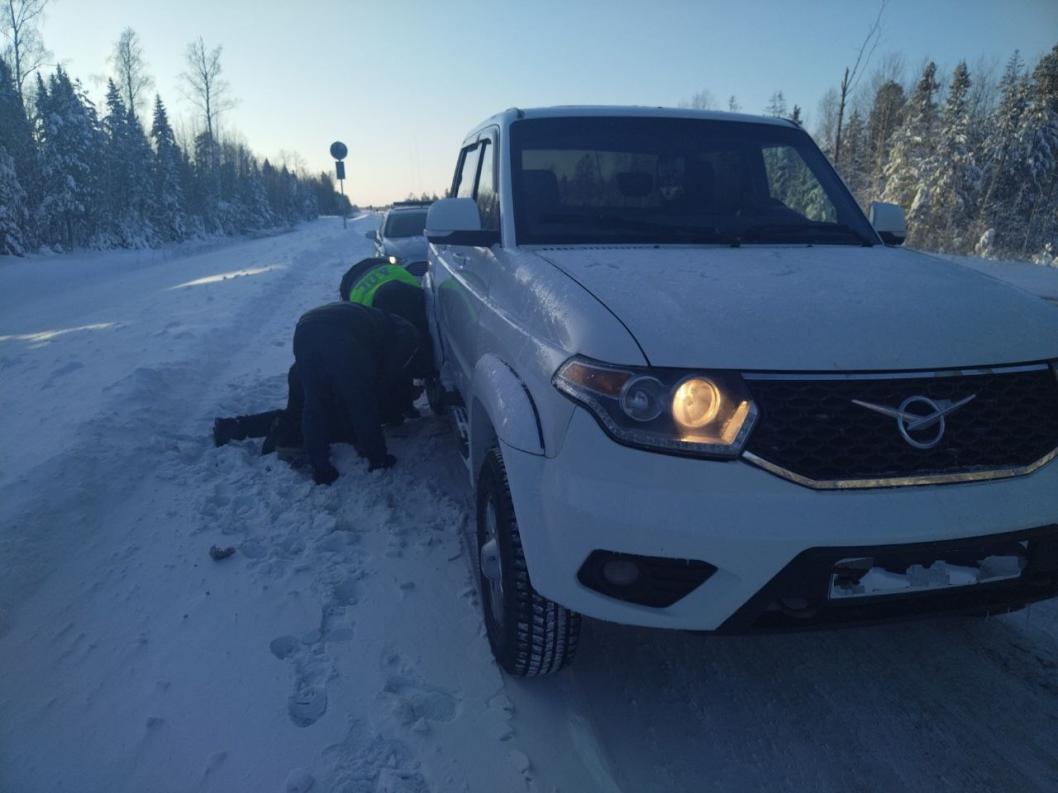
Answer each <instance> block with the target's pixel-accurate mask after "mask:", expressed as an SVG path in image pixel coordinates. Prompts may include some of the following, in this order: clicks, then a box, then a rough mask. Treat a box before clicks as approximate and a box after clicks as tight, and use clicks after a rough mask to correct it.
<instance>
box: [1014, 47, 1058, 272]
mask: <svg viewBox="0 0 1058 793" xmlns="http://www.w3.org/2000/svg"><path fill="white" fill-rule="evenodd" d="M1016 145H1017V147H1018V149H1019V152H1020V157H1019V160H1020V162H1021V163H1022V169H1021V170H1022V173H1023V181H1022V189H1021V191H1020V193H1019V195H1018V201H1017V205H1016V210H1015V213H1016V214H1017V216H1018V217H1019V219H1020V220H1021V222H1022V223H1021V226H1022V227H1021V229H1020V230H1019V232H1020V236H1021V239H1020V240H1018V239H1017V238H1014V239H1011V240H1010V242H1011V245H1010V248H1009V250H1010V252H1011V253H1014V254H1015V255H1017V256H1019V257H1025V256H1026V255H1028V254H1030V253H1032V252H1033V251H1036V250H1040V249H1042V248H1043V247H1044V246H1046V245H1048V244H1050V245H1052V246H1053V245H1055V244H1058V46H1055V47H1054V49H1052V50H1051V51H1050V52H1049V53H1047V54H1046V55H1044V56H1043V57H1042V58H1041V59H1040V61H1039V63H1038V64H1037V65H1036V68H1035V69H1033V72H1032V77H1031V79H1030V81H1029V83H1028V103H1027V106H1026V108H1025V112H1024V113H1023V114H1022V116H1021V123H1020V124H1019V126H1018V131H1017V135H1016Z"/></svg>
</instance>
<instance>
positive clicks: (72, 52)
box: [42, 0, 1058, 203]
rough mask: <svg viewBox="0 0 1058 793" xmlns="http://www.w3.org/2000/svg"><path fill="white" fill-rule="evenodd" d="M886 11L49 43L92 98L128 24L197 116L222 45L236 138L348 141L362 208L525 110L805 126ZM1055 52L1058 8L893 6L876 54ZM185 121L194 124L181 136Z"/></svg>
mask: <svg viewBox="0 0 1058 793" xmlns="http://www.w3.org/2000/svg"><path fill="white" fill-rule="evenodd" d="M877 8H878V4H877V2H875V0H816V2H807V1H802V2H790V1H789V0H786V1H784V0H772V1H770V2H769V1H766V0H741V2H739V1H738V0H733V1H732V2H711V1H710V0H700V2H679V1H677V0H650V1H649V2H620V1H619V0H614V1H613V2H596V1H594V0H592V1H591V2H589V1H588V0H582V1H578V0H569V1H568V2H552V1H551V0H536V2H520V3H515V2H506V1H505V0H485V1H483V2H473V1H471V0H466V1H465V2H457V0H444V1H442V0H437V1H436V2H425V1H423V2H412V1H411V0H391V1H390V2H366V1H364V2H359V1H357V0H315V1H314V0H304V2H296V1H295V2H273V1H272V0H181V2H175V3H172V2H166V3H160V2H154V0H53V3H52V5H51V6H50V8H49V11H48V16H47V19H46V21H45V23H44V25H43V31H42V32H43V35H44V39H45V44H46V45H47V46H48V47H49V48H50V49H51V50H52V51H53V52H54V53H55V57H56V59H58V60H59V61H61V62H62V63H64V64H65V65H66V67H67V68H68V69H69V71H70V72H71V74H72V75H73V76H75V77H80V78H81V79H82V81H84V82H85V84H86V86H88V87H89V89H90V92H91V94H92V95H93V96H94V97H95V98H97V99H98V98H99V97H100V96H101V95H102V88H101V86H100V85H99V84H98V83H93V82H92V80H91V79H90V78H91V77H92V76H93V75H101V74H104V73H105V72H106V70H107V66H106V57H107V55H108V53H109V52H110V50H111V48H112V45H113V42H114V41H115V40H116V39H117V37H118V35H119V33H120V32H121V30H122V28H124V27H125V26H132V27H133V28H135V30H136V31H137V32H138V33H139V34H140V37H141V39H142V42H143V45H144V49H145V53H146V57H147V60H148V63H149V67H150V71H151V73H152V74H153V75H154V77H155V80H156V82H157V89H158V90H159V91H160V92H161V94H162V98H163V100H165V102H166V103H167V105H168V106H169V108H170V111H171V113H172V115H173V116H174V118H175V120H177V121H179V120H181V119H185V120H186V119H189V118H190V114H191V108H190V106H189V105H188V103H187V102H186V101H184V100H183V98H182V96H181V92H180V90H179V88H178V80H177V76H178V75H179V73H180V72H181V71H182V69H183V54H184V50H185V48H186V45H187V43H188V42H189V41H191V40H192V39H194V38H196V37H197V36H199V35H202V36H203V37H204V38H205V39H206V42H207V44H209V45H215V44H222V45H223V46H224V57H223V64H224V70H225V76H226V77H227V79H228V81H229V82H230V83H231V87H232V92H233V94H234V95H235V96H236V97H238V98H239V105H238V107H237V108H236V109H235V110H233V111H232V112H230V113H229V114H228V116H227V118H226V119H225V127H226V128H227V129H229V130H233V131H236V132H238V133H239V134H240V135H241V136H242V137H243V138H244V139H245V140H246V141H247V142H249V143H250V145H251V146H252V147H253V148H254V150H255V151H257V152H258V153H259V154H261V155H263V156H275V155H276V153H277V152H279V151H280V150H281V149H288V150H295V151H297V152H299V153H300V154H301V156H302V157H303V158H304V160H305V162H306V163H307V165H308V166H309V167H311V168H312V169H313V170H319V169H324V168H330V167H331V163H332V161H331V160H330V159H329V157H328V155H327V147H328V145H329V144H330V142H331V141H332V140H334V139H336V138H340V139H342V140H344V141H345V142H346V143H347V144H348V145H349V148H350V158H349V160H348V170H349V175H348V176H349V178H348V181H347V183H346V185H347V189H348V192H349V193H350V195H351V196H352V198H353V200H354V201H359V202H361V203H369V202H384V201H389V200H393V199H396V198H402V197H404V195H406V194H407V193H408V192H409V191H416V192H418V191H421V190H437V191H438V192H440V191H442V190H443V189H444V188H445V186H446V185H447V183H448V182H449V180H450V178H451V172H452V168H453V166H454V164H455V155H456V152H457V148H458V145H459V142H460V141H461V139H462V136H463V134H464V132H465V131H466V130H467V129H468V128H470V127H471V126H473V125H474V124H476V123H477V122H478V121H480V120H481V119H483V118H485V117H487V116H489V115H491V114H493V113H495V112H497V111H499V110H502V109H504V108H507V107H510V106H512V105H518V106H522V107H531V106H537V105H548V104H571V103H585V104H648V105H674V104H676V103H677V102H679V101H680V100H681V99H683V98H686V97H689V96H690V95H692V94H694V93H695V92H696V91H699V90H701V89H703V88H706V89H708V90H709V91H710V92H711V93H712V94H713V96H714V97H715V98H716V100H717V101H718V102H719V103H722V104H723V105H724V106H726V101H727V96H728V95H729V94H736V95H737V96H738V99H739V102H740V103H741V105H742V109H743V111H744V112H753V113H756V112H760V111H762V110H763V108H764V106H765V104H766V103H767V102H768V98H769V97H770V95H771V94H772V92H773V91H776V90H778V89H782V91H783V92H784V93H785V95H786V98H787V100H788V102H789V103H790V104H793V103H798V104H800V105H802V107H803V108H804V110H805V114H806V116H807V121H808V124H809V126H811V125H812V124H813V122H814V116H815V111H816V106H817V104H818V101H819V98H820V96H821V95H822V94H823V92H824V91H825V90H826V89H827V88H828V87H830V86H831V85H834V84H836V83H837V81H838V79H839V78H840V76H841V70H842V68H843V67H844V66H845V65H846V64H848V63H850V62H851V61H852V59H853V58H854V57H855V52H856V49H857V48H858V46H859V44H860V42H861V40H862V38H863V36H864V34H865V33H866V31H867V29H868V27H869V26H870V23H871V21H872V20H873V18H874V15H875V14H876V13H877ZM1055 43H1058V0H1006V2H1003V1H1002V0H890V2H889V4H888V7H887V10H886V13H885V17H884V20H883V39H882V43H881V45H880V46H879V48H878V50H877V54H876V56H875V57H876V59H878V58H880V57H881V56H883V55H884V54H886V53H890V52H898V53H901V54H902V55H903V56H904V58H905V61H906V63H907V65H908V67H909V71H914V70H916V69H917V67H918V66H919V65H920V64H921V63H922V61H923V59H924V58H926V57H927V56H928V57H932V58H933V59H934V60H936V61H937V62H938V64H939V65H940V67H941V68H942V69H944V70H945V71H947V70H949V69H950V68H951V67H953V66H954V65H955V64H956V63H957V62H958V60H959V59H961V58H966V59H967V60H968V61H969V62H970V63H971V65H972V64H973V63H974V62H975V61H976V60H977V59H978V58H982V57H983V58H985V59H993V60H994V61H995V62H997V63H999V64H1000V65H1001V64H1002V62H1003V61H1005V60H1006V58H1007V57H1008V56H1009V55H1010V53H1011V52H1012V51H1013V50H1014V49H1015V48H1019V49H1021V51H1022V53H1023V55H1024V56H1025V57H1026V59H1027V60H1029V61H1032V60H1034V59H1035V58H1036V57H1038V56H1039V55H1040V54H1042V53H1043V52H1045V51H1046V50H1048V49H1050V48H1051V47H1052V46H1054V44H1055ZM186 123H187V122H186V121H185V125H186Z"/></svg>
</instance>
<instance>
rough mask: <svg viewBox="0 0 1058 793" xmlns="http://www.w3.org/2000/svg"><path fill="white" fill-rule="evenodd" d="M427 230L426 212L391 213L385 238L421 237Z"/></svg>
mask: <svg viewBox="0 0 1058 793" xmlns="http://www.w3.org/2000/svg"><path fill="white" fill-rule="evenodd" d="M425 228H426V211H425V210H424V211H422V212H391V213H390V214H389V217H387V218H386V228H385V230H383V232H382V236H383V237H421V236H422V234H423V229H425Z"/></svg>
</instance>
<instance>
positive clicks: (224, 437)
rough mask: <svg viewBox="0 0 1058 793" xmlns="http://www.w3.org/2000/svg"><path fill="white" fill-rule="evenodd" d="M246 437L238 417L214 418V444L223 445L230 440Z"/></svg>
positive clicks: (239, 439)
mask: <svg viewBox="0 0 1058 793" xmlns="http://www.w3.org/2000/svg"><path fill="white" fill-rule="evenodd" d="M245 437H246V434H245V433H243V432H242V431H241V429H240V427H239V420H238V419H231V418H217V419H214V420H213V445H214V446H223V445H224V444H226V443H228V442H229V441H241V440H243V439H244V438H245Z"/></svg>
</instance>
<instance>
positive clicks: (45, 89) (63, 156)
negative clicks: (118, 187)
mask: <svg viewBox="0 0 1058 793" xmlns="http://www.w3.org/2000/svg"><path fill="white" fill-rule="evenodd" d="M37 140H38V143H39V146H40V157H41V202H40V207H39V208H38V225H39V226H40V228H41V231H42V234H43V235H45V240H46V242H47V243H48V244H51V245H57V246H60V247H62V248H64V249H67V250H69V249H71V248H73V247H76V246H83V245H89V244H91V243H92V242H93V241H95V240H94V237H95V235H96V233H97V232H98V230H99V219H100V214H101V209H102V201H101V200H100V199H101V190H100V186H101V184H100V182H101V180H100V174H102V173H103V163H102V156H101V155H102V152H103V151H104V148H105V144H106V137H105V135H104V134H103V132H102V130H101V129H100V125H99V119H98V117H97V115H96V110H95V107H94V106H93V105H92V103H91V102H89V101H88V99H87V97H85V95H84V92H83V91H82V89H81V87H80V85H79V84H75V83H74V82H73V81H72V80H71V79H70V78H69V76H68V75H67V74H66V72H65V71H64V70H63V69H62V67H61V66H60V67H59V68H57V69H56V71H55V73H54V74H53V75H51V77H49V79H48V83H47V85H45V84H44V81H43V80H42V79H41V78H40V75H39V74H38V76H37Z"/></svg>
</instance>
